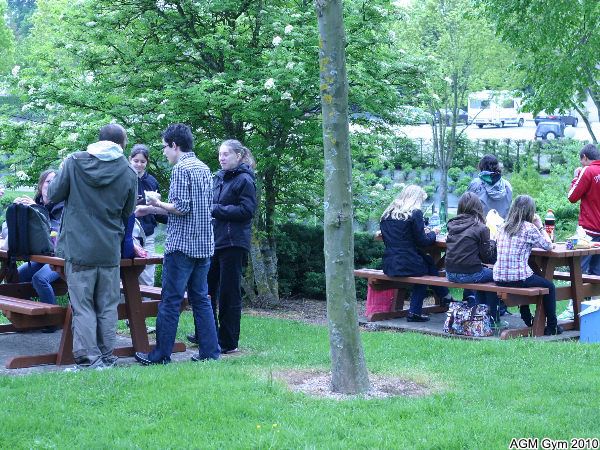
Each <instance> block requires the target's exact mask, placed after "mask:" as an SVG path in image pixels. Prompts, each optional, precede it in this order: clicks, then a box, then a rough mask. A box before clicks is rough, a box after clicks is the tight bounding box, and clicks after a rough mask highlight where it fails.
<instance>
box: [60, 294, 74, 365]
mask: <svg viewBox="0 0 600 450" xmlns="http://www.w3.org/2000/svg"><path fill="white" fill-rule="evenodd" d="M72 322H73V310H72V309H71V304H69V305H68V306H67V313H66V314H65V322H64V325H63V329H62V334H61V336H60V344H59V345H58V353H57V355H56V365H57V366H62V365H65V364H73V363H74V362H75V358H74V357H73V328H72V326H73V323H72Z"/></svg>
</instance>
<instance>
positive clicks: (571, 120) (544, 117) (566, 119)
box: [533, 111, 579, 127]
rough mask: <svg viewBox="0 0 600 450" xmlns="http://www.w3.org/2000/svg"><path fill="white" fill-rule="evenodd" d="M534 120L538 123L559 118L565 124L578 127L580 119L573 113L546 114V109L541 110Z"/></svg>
mask: <svg viewBox="0 0 600 450" xmlns="http://www.w3.org/2000/svg"><path fill="white" fill-rule="evenodd" d="M533 120H534V122H535V124H536V125H537V124H538V123H540V122H548V121H552V120H558V121H560V122H562V123H563V124H564V125H565V126H567V125H571V126H572V127H576V126H577V124H578V123H579V119H578V118H577V117H575V116H573V115H571V114H565V115H562V114H558V113H555V114H546V113H545V112H544V111H542V112H540V113H539V114H538V115H537V116H535V117H534V118H533Z"/></svg>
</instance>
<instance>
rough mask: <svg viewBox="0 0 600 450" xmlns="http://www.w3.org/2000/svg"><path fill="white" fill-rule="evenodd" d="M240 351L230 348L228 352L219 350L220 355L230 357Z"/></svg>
mask: <svg viewBox="0 0 600 450" xmlns="http://www.w3.org/2000/svg"><path fill="white" fill-rule="evenodd" d="M239 352H240V349H239V348H237V347H236V348H232V349H230V350H221V355H232V354H234V353H239Z"/></svg>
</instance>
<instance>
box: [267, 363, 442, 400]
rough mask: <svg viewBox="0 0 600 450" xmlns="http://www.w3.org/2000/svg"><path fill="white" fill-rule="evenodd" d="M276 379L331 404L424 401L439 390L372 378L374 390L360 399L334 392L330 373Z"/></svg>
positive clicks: (292, 374)
mask: <svg viewBox="0 0 600 450" xmlns="http://www.w3.org/2000/svg"><path fill="white" fill-rule="evenodd" d="M273 377H274V378H275V379H277V380H280V381H283V382H284V383H285V384H286V385H287V386H288V387H289V389H290V390H292V391H295V392H302V393H304V394H307V395H310V396H312V397H320V398H328V399H332V400H352V399H356V398H362V399H367V400H369V399H381V398H391V397H422V396H425V395H429V394H432V393H433V392H434V391H436V389H433V388H431V387H427V386H424V385H422V384H419V383H415V382H414V381H411V380H406V379H403V378H400V377H395V376H388V375H375V374H370V375H369V381H370V383H371V389H370V390H369V392H367V393H365V394H360V395H348V394H340V393H336V392H333V391H332V387H331V372H319V371H309V370H286V371H279V372H275V373H273Z"/></svg>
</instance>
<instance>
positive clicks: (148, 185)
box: [137, 172, 167, 236]
mask: <svg viewBox="0 0 600 450" xmlns="http://www.w3.org/2000/svg"><path fill="white" fill-rule="evenodd" d="M144 191H156V192H158V181H156V178H154V177H153V176H152V175H150V174H149V173H148V172H145V173H144V175H142V176H141V177H138V195H137V204H138V205H145V204H146V196H145V195H144ZM138 220H139V221H140V224H141V225H142V228H143V229H144V234H145V235H146V236H152V235H153V234H154V229H155V228H156V225H157V223H158V222H160V223H167V216H163V215H158V214H148V215H147V216H143V217H140V218H138Z"/></svg>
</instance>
